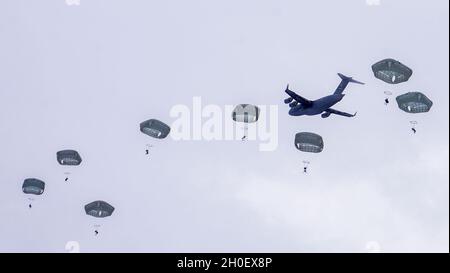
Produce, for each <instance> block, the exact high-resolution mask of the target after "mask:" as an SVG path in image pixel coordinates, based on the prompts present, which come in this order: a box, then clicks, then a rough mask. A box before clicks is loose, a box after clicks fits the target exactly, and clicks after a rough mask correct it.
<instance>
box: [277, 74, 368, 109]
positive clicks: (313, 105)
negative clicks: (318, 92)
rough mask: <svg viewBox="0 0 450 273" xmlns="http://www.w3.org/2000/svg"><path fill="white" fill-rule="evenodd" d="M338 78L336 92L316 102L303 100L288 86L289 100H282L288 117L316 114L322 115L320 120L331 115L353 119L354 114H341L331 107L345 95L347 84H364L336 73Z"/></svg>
mask: <svg viewBox="0 0 450 273" xmlns="http://www.w3.org/2000/svg"><path fill="white" fill-rule="evenodd" d="M338 75H339V77H340V78H341V79H342V80H341V83H340V84H339V86H338V87H337V88H336V91H334V93H333V94H332V95H329V96H326V97H323V98H320V99H318V100H314V101H311V100H308V99H305V98H303V97H302V96H300V95H298V94H296V93H295V92H293V91H291V90H289V85H288V86H287V88H286V93H287V94H288V95H289V98H287V99H285V100H284V103H286V104H289V107H291V110H289V115H291V116H304V115H306V116H314V115H318V114H322V118H327V117H329V116H330V115H331V114H335V115H341V116H344V117H354V116H355V115H356V113H355V114H349V113H345V112H341V111H338V110H334V109H332V108H331V107H332V106H333V105H335V104H336V103H338V102H340V101H341V100H342V98H343V97H344V96H345V94H342V92H344V90H345V88H346V87H347V85H348V83H349V82H352V83H358V84H364V83H362V82H359V81H356V80H354V79H353V78H351V77H347V76H344V75H342V74H341V73H338Z"/></svg>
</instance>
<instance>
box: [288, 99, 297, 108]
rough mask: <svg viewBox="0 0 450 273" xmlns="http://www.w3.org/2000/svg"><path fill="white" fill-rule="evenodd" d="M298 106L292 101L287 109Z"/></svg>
mask: <svg viewBox="0 0 450 273" xmlns="http://www.w3.org/2000/svg"><path fill="white" fill-rule="evenodd" d="M297 105H298V102H296V101H293V102H291V103H289V107H291V108H292V107H295V106H297Z"/></svg>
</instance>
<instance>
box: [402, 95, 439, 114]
mask: <svg viewBox="0 0 450 273" xmlns="http://www.w3.org/2000/svg"><path fill="white" fill-rule="evenodd" d="M396 100H397V104H398V107H399V108H400V109H401V110H403V111H405V112H407V113H413V114H416V113H424V112H428V111H430V109H431V106H433V102H432V101H431V100H430V99H429V98H427V96H425V95H424V94H422V93H420V92H408V93H405V94H403V95H400V96H398V97H397V98H396Z"/></svg>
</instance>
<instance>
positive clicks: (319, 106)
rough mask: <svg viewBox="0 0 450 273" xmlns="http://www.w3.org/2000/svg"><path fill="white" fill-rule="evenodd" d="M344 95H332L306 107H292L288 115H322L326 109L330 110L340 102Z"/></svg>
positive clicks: (300, 105)
mask: <svg viewBox="0 0 450 273" xmlns="http://www.w3.org/2000/svg"><path fill="white" fill-rule="evenodd" d="M344 96H345V94H333V95H329V96H326V97H323V98H320V99H318V100H315V101H313V102H312V104H311V105H310V106H308V107H305V106H304V105H302V104H299V105H298V106H295V107H292V108H291V109H290V110H289V115H291V116H304V115H306V116H313V115H319V114H321V113H323V112H324V111H325V110H327V109H328V108H331V107H332V106H333V105H335V104H336V103H338V102H340V101H341V100H342V98H343V97H344Z"/></svg>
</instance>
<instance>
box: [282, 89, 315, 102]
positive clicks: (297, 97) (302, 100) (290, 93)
mask: <svg viewBox="0 0 450 273" xmlns="http://www.w3.org/2000/svg"><path fill="white" fill-rule="evenodd" d="M286 93H287V94H288V95H289V97H291V98H293V99H294V100H295V101H297V102H298V103H300V104H302V105H304V106H310V105H311V104H312V102H311V101H310V100H308V99H305V98H304V97H302V96H300V95H298V94H296V93H295V92H294V91H291V90H289V85H288V87H287V88H286Z"/></svg>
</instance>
